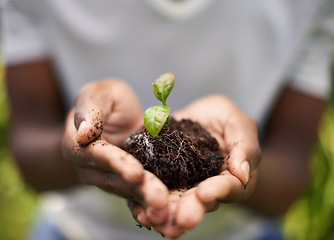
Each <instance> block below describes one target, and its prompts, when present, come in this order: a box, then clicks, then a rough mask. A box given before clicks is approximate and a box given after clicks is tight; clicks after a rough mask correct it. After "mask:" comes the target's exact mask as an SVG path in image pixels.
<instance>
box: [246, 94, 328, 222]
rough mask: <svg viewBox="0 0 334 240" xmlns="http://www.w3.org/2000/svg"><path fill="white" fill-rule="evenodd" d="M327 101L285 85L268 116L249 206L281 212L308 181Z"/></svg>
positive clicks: (277, 213) (270, 211) (289, 204)
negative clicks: (311, 159) (260, 157)
mask: <svg viewBox="0 0 334 240" xmlns="http://www.w3.org/2000/svg"><path fill="white" fill-rule="evenodd" d="M324 109H325V101H324V100H322V99H317V98H312V97H310V96H307V95H304V94H301V93H299V92H296V91H293V90H291V89H286V90H285V91H284V92H283V94H282V96H281V99H280V100H279V101H278V103H277V106H276V108H275V110H274V111H273V113H272V116H271V118H270V119H269V122H268V125H267V131H266V137H265V139H264V142H263V144H262V154H263V155H262V162H261V164H260V166H259V171H258V181H257V185H256V188H255V191H254V193H253V195H252V196H251V198H250V199H249V201H248V202H247V203H248V204H249V205H250V206H252V207H254V208H256V209H258V210H260V211H262V212H263V213H265V214H269V215H274V216H277V215H282V214H284V213H285V212H286V210H287V209H288V208H289V207H290V206H291V204H292V203H293V202H294V201H295V200H296V199H298V197H299V196H300V194H301V193H302V192H303V191H304V190H305V188H306V186H307V184H308V182H309V175H310V174H309V161H310V156H311V154H312V151H313V149H314V146H315V144H316V142H317V136H318V127H319V123H320V122H321V118H322V113H323V111H324Z"/></svg>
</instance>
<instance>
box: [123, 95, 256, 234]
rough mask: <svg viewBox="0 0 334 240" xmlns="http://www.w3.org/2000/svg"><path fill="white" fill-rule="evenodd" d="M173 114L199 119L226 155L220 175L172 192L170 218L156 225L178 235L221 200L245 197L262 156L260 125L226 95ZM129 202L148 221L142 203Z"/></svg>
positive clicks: (249, 190) (230, 200) (251, 186)
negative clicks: (186, 188) (259, 137)
mask: <svg viewBox="0 0 334 240" xmlns="http://www.w3.org/2000/svg"><path fill="white" fill-rule="evenodd" d="M174 117H175V119H177V120H180V119H191V120H193V121H197V122H199V123H200V124H201V125H202V126H203V127H204V128H205V129H206V130H207V131H209V132H210V133H211V134H212V136H214V137H215V138H216V139H217V141H218V143H219V151H220V152H221V153H222V154H223V155H224V156H226V159H225V163H224V166H223V167H222V171H221V173H220V174H219V175H217V176H214V177H211V178H208V179H206V180H204V181H202V182H201V183H199V184H198V185H197V186H195V187H193V188H191V189H189V190H184V191H178V190H176V191H171V192H170V196H169V204H168V212H169V216H168V218H167V221H166V222H165V223H164V224H162V225H156V226H153V227H154V229H155V230H156V231H157V232H160V233H162V234H163V235H165V236H167V237H170V238H178V237H180V236H182V234H183V233H184V232H185V231H187V230H190V229H193V228H195V227H196V226H197V225H198V224H199V223H200V222H201V221H202V220H203V218H204V216H205V213H206V212H210V211H213V210H215V209H217V208H218V206H219V205H220V204H221V203H228V202H235V201H243V200H246V199H247V197H248V196H249V195H250V194H251V193H252V191H253V189H254V185H255V182H256V168H257V166H258V164H259V162H260V159H261V150H260V146H259V142H258V129H257V125H256V124H255V122H254V121H253V120H252V119H251V118H250V117H248V116H247V115H246V114H245V113H244V112H242V111H241V110H240V109H239V108H238V107H237V106H236V105H235V104H234V103H233V102H231V101H230V100H229V99H227V98H225V97H222V96H210V97H206V98H203V99H200V100H198V101H196V102H194V103H193V104H191V105H190V106H188V107H187V108H186V109H184V110H182V111H179V112H177V113H176V114H175V115H174ZM130 206H131V207H132V208H135V209H137V211H138V212H141V216H140V220H139V219H138V218H136V216H135V218H136V219H137V220H138V222H140V223H142V224H143V225H147V223H148V222H146V220H147V218H146V216H145V213H144V212H143V211H141V210H140V209H141V206H140V205H139V204H134V203H133V202H132V203H131V204H130ZM135 212H136V211H135Z"/></svg>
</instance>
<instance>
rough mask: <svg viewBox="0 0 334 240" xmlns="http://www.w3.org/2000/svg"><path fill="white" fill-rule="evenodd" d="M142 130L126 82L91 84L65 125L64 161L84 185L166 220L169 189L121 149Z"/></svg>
mask: <svg viewBox="0 0 334 240" xmlns="http://www.w3.org/2000/svg"><path fill="white" fill-rule="evenodd" d="M142 125H143V112H142V109H141V106H140V104H139V101H138V99H137V97H136V96H135V94H134V93H133V91H132V90H131V89H130V88H129V86H127V85H126V84H125V83H124V82H122V81H119V80H106V81H100V82H94V83H90V84H88V85H86V86H84V87H83V88H82V90H81V91H80V93H79V95H78V97H77V101H76V104H75V107H74V108H73V109H72V110H71V111H70V113H69V114H68V117H67V121H66V129H65V133H64V137H63V149H64V155H65V156H66V158H67V159H69V160H70V161H71V162H72V163H73V165H74V167H75V168H76V170H77V173H78V176H79V178H80V180H81V182H82V183H84V184H88V185H94V186H97V187H99V188H101V189H103V190H105V191H108V192H110V193H115V194H117V195H119V196H121V197H124V198H126V199H132V200H134V201H136V202H139V203H140V204H141V205H142V206H144V211H145V214H146V216H147V218H148V219H149V220H150V222H151V223H153V224H161V223H162V222H164V220H165V218H166V216H167V215H166V214H167V211H166V206H167V198H168V189H167V187H166V186H165V185H164V184H163V183H162V182H161V181H160V180H159V179H158V178H157V177H156V176H154V175H153V174H152V173H150V172H148V171H146V170H144V169H143V167H142V165H141V164H140V162H139V161H138V160H137V159H135V158H134V157H133V156H132V155H130V154H128V153H126V152H125V151H124V150H122V149H121V148H120V147H121V146H122V144H123V142H124V140H125V139H126V138H127V137H128V136H129V135H130V134H131V133H133V132H134V131H135V130H137V129H138V128H139V127H141V126H142Z"/></svg>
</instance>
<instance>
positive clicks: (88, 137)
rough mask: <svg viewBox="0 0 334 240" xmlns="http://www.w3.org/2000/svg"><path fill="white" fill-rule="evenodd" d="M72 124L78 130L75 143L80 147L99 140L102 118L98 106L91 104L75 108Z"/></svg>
mask: <svg viewBox="0 0 334 240" xmlns="http://www.w3.org/2000/svg"><path fill="white" fill-rule="evenodd" d="M74 123H75V126H76V128H77V129H78V132H77V135H76V141H77V143H78V144H80V145H83V146H85V145H87V144H88V143H90V142H92V141H94V140H96V139H99V137H100V136H101V134H102V130H103V116H102V114H101V110H100V109H99V107H98V106H96V105H93V104H92V103H90V104H89V106H86V105H85V106H83V105H80V107H77V108H76V112H75V115H74Z"/></svg>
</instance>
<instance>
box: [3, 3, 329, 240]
mask: <svg viewBox="0 0 334 240" xmlns="http://www.w3.org/2000/svg"><path fill="white" fill-rule="evenodd" d="M333 6H334V5H333V1H323V0H317V1H314V0H293V1H291V0H249V1H244V0H210V1H209V0H208V1H204V0H183V1H181V2H179V1H169V0H161V1H158V0H156V1H154V0H145V1H138V0H123V1H113V0H95V1H91V0H80V1H70V0H43V1H41V0H7V4H6V5H5V12H4V13H5V18H4V20H5V35H4V43H5V44H4V53H5V54H4V55H5V61H6V62H7V64H20V63H23V62H25V61H30V60H32V59H38V58H41V57H49V58H50V59H52V61H53V63H54V66H55V68H56V70H57V73H58V76H59V81H60V82H59V83H60V86H61V88H62V90H63V93H64V96H65V97H66V101H67V104H68V107H69V106H71V105H72V104H73V103H74V100H75V97H76V94H77V93H78V91H79V89H80V88H81V87H82V86H83V85H84V84H85V83H88V82H91V81H95V80H100V79H104V78H108V77H117V78H121V79H123V80H125V81H127V82H128V83H129V84H130V85H131V86H132V87H133V89H134V91H135V92H137V94H138V95H139V98H140V100H141V102H142V103H143V106H144V107H145V108H147V107H149V106H151V105H154V104H156V102H155V101H156V100H155V99H154V95H153V93H152V92H153V89H152V86H151V83H152V82H153V81H154V80H155V79H156V78H157V77H158V76H159V75H161V74H162V73H165V72H173V73H174V74H175V76H176V83H175V88H174V90H173V91H172V93H171V95H170V97H169V99H168V104H169V105H170V106H171V108H172V111H176V110H177V109H179V108H182V107H184V106H186V105H187V104H189V103H190V102H191V101H193V100H195V99H198V98H200V97H202V96H206V95H209V94H213V93H219V94H224V95H227V96H228V97H230V98H231V99H232V100H233V101H235V102H236V103H237V104H238V105H239V106H240V107H241V108H242V109H243V110H244V111H245V112H246V113H248V114H249V115H250V116H251V117H253V118H254V119H255V120H256V121H257V122H258V123H259V124H260V126H262V124H263V123H264V122H265V120H266V117H267V113H268V112H269V111H270V109H271V106H272V104H273V103H274V102H275V100H276V98H277V96H278V94H279V92H280V90H281V89H282V88H283V87H284V86H286V85H288V84H291V86H293V87H295V88H297V89H298V90H300V91H303V92H305V93H307V94H311V95H314V96H317V97H319V96H320V97H325V96H326V94H327V92H328V89H329V74H328V69H329V65H330V59H331V55H330V53H331V51H332V49H333V37H334V35H333V32H334V31H333V25H334V24H333V12H332V11H333V9H334V7H333ZM329 16H331V18H330V17H329ZM291 79H292V80H293V81H292V82H289V81H288V80H291ZM89 189H90V188H89ZM56 196H57V197H56V198H55V195H52V197H51V198H46V199H47V200H45V204H46V205H45V212H46V213H49V214H50V216H53V217H52V219H54V221H55V222H56V223H57V224H58V225H59V226H60V227H61V228H62V229H63V230H64V232H66V233H68V234H69V235H73V234H74V235H75V234H76V235H75V236H80V237H79V239H89V238H90V237H89V236H90V235H92V236H94V237H93V239H104V238H105V237H106V236H110V235H111V234H115V232H117V230H119V234H120V235H119V237H115V239H122V236H123V239H131V237H130V236H129V237H128V238H126V237H125V236H127V234H129V235H131V234H133V233H132V231H134V236H137V239H139V235H138V233H137V232H136V230H135V229H132V230H131V231H128V229H129V228H131V227H129V226H134V225H135V224H134V221H133V220H132V221H130V220H129V219H130V218H131V216H128V215H130V214H129V211H125V213H124V211H123V208H126V206H125V205H124V204H123V205H122V206H123V208H121V207H118V206H119V205H117V206H116V205H113V204H112V203H113V202H114V201H118V200H115V199H114V197H112V196H109V195H107V194H105V193H103V192H99V191H96V190H87V189H79V190H77V191H73V192H67V193H65V194H63V195H56ZM88 198H89V199H90V203H92V202H95V203H96V202H98V205H97V206H96V205H95V204H90V203H89V202H88V201H89V200H86V199H88ZM55 199H56V200H55ZM52 201H56V202H57V204H58V205H57V204H56V205H54V204H51V205H50V202H52ZM119 204H121V203H119ZM54 206H57V207H56V208H55V207H54ZM102 206H103V207H102ZM115 206H116V207H115ZM120 209H122V210H120ZM221 209H223V210H220V211H223V212H224V213H221V212H219V211H218V212H215V213H213V214H209V216H207V219H206V220H205V221H204V222H203V224H202V225H201V226H202V227H200V228H198V229H199V230H197V229H196V230H195V232H194V233H190V234H188V235H187V234H186V235H185V237H184V238H185V239H186V238H187V237H189V239H195V238H194V237H197V238H198V239H204V238H203V237H204V236H205V237H206V239H209V238H210V236H211V235H209V234H208V232H210V234H212V239H215V237H217V236H219V235H221V236H225V237H226V238H227V239H243V238H242V236H244V237H245V236H246V239H250V237H251V236H256V234H257V231H258V230H259V229H261V228H263V226H265V222H264V221H263V219H261V218H260V217H259V216H254V215H253V214H249V212H247V211H244V209H242V208H240V206H237V207H236V206H235V205H228V206H226V205H224V206H223V207H222V208H221ZM56 213H57V214H56ZM230 214H231V215H230ZM125 215H126V216H125ZM87 216H90V217H91V218H87ZM231 216H239V217H231ZM123 218H124V219H123ZM64 219H66V221H65V220H64ZM122 219H123V220H124V221H123V220H122ZM231 219H238V220H236V221H231ZM91 221H92V222H91ZM68 222H71V229H70V231H68V230H69V229H68V227H66V224H65V223H68ZM97 222H98V223H99V224H94V223H97ZM123 222H124V224H128V225H127V227H126V229H127V230H124V231H123V230H122V229H123V227H122V226H123V225H122V224H120V223H123ZM128 222H130V223H128ZM245 222H246V223H247V224H246V225H245ZM129 224H130V225H129ZM241 226H242V227H241ZM101 229H103V231H104V233H102V232H103V231H101ZM205 229H206V230H205ZM236 229H237V231H236ZM200 232H201V233H202V234H203V233H204V235H201V234H200ZM99 234H102V235H101V236H99ZM104 234H105V235H104ZM139 234H143V230H141V231H140V232H139ZM145 234H146V233H145ZM252 234H254V235H252ZM98 236H99V237H98ZM114 236H115V235H114ZM124 237H125V238H124ZM151 237H153V238H155V237H159V236H156V235H152V236H151ZM228 237H230V238H228ZM74 239H78V237H74ZM143 239H149V236H145V237H144V238H143Z"/></svg>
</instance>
